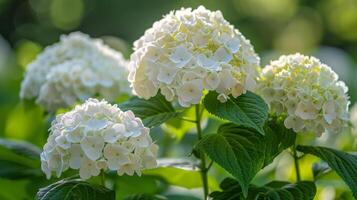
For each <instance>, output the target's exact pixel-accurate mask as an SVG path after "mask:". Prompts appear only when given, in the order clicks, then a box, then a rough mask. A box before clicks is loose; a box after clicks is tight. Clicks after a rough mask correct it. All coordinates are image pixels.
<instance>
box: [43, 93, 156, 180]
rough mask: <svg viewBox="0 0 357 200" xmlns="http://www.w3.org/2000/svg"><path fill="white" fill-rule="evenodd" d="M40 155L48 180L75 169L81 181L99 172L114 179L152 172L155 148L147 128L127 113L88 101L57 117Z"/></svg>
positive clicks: (94, 100)
mask: <svg viewBox="0 0 357 200" xmlns="http://www.w3.org/2000/svg"><path fill="white" fill-rule="evenodd" d="M50 131H51V132H50V135H49V137H48V140H47V143H46V144H45V146H44V151H43V152H42V153H41V168H42V170H43V172H44V173H45V174H46V176H47V178H50V177H51V175H52V174H53V173H54V174H56V176H57V177H59V176H60V175H61V173H62V172H64V171H65V170H67V169H68V168H71V169H79V175H80V177H81V178H82V179H88V178H90V177H91V176H97V175H98V174H99V173H100V171H101V170H107V169H109V170H115V171H117V173H118V175H123V174H128V175H133V174H134V173H136V174H138V175H141V170H142V169H149V168H154V167H156V165H157V162H156V157H157V151H158V146H157V145H156V144H154V143H153V142H152V139H151V137H150V135H149V131H150V129H149V128H146V127H144V125H143V124H142V122H141V120H140V119H139V118H136V117H135V116H134V114H133V113H132V112H131V111H126V112H123V111H121V110H120V109H119V108H118V107H117V106H112V105H110V104H108V103H107V102H106V101H104V100H102V101H98V100H96V99H88V100H87V101H86V102H85V103H84V104H82V105H78V106H76V107H75V109H74V110H72V111H70V112H67V113H65V114H62V115H58V116H57V117H56V119H55V120H54V121H53V123H52V126H51V128H50Z"/></svg>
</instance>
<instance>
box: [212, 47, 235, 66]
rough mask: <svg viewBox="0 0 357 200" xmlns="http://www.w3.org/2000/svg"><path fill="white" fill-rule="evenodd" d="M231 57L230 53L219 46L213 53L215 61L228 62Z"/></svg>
mask: <svg viewBox="0 0 357 200" xmlns="http://www.w3.org/2000/svg"><path fill="white" fill-rule="evenodd" d="M232 58H233V56H232V54H231V53H229V52H228V51H227V50H226V48H224V47H220V48H218V49H217V50H216V51H215V52H214V54H213V60H215V61H216V62H222V63H228V62H229V61H231V60H232Z"/></svg>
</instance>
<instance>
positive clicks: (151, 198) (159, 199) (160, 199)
mask: <svg viewBox="0 0 357 200" xmlns="http://www.w3.org/2000/svg"><path fill="white" fill-rule="evenodd" d="M124 200H168V199H167V198H166V197H164V196H161V195H153V194H134V195H130V196H128V197H126V198H124Z"/></svg>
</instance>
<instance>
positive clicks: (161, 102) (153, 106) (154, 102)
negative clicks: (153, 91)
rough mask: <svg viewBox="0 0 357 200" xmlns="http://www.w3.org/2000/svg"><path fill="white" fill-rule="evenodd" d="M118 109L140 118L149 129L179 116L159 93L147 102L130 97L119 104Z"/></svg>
mask: <svg viewBox="0 0 357 200" xmlns="http://www.w3.org/2000/svg"><path fill="white" fill-rule="evenodd" d="M119 107H120V109H122V110H123V111H127V110H131V111H133V112H134V114H135V116H136V117H139V118H141V119H142V120H143V123H144V125H145V126H147V127H150V128H151V127H155V126H159V125H161V124H162V123H164V122H166V121H168V120H170V119H172V118H175V117H177V116H179V114H180V113H179V112H176V111H175V109H174V108H173V107H172V105H171V103H170V102H168V101H166V99H165V97H164V96H163V95H162V94H161V93H158V94H157V95H156V96H155V97H152V98H150V99H149V100H145V99H140V98H138V97H132V98H130V99H129V100H128V101H126V102H124V103H122V104H119Z"/></svg>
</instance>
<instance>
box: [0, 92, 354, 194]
mask: <svg viewBox="0 0 357 200" xmlns="http://www.w3.org/2000/svg"><path fill="white" fill-rule="evenodd" d="M217 95H218V94H217V93H216V92H209V93H208V94H207V95H206V96H205V98H204V100H203V105H204V107H205V109H206V110H207V111H208V112H209V113H210V114H211V115H213V116H216V117H218V118H220V119H222V120H223V121H224V123H222V124H221V125H220V126H219V127H218V129H217V130H216V132H215V133H212V134H207V133H205V134H204V137H203V138H202V139H201V140H200V141H198V143H197V144H196V145H195V146H194V147H193V148H194V149H193V150H194V152H195V151H200V152H204V153H205V154H206V155H207V156H208V157H209V158H210V159H211V160H212V161H213V162H215V163H216V164H218V165H220V166H221V167H222V168H223V169H224V170H226V171H227V172H228V173H230V174H231V175H232V177H233V178H226V179H225V180H224V181H222V183H221V184H220V188H221V191H215V192H212V193H211V194H210V196H211V197H212V198H213V199H214V200H225V199H232V200H234V199H248V200H250V199H272V200H276V199H284V200H285V199H286V200H295V199H299V200H305V199H306V200H310V199H313V198H314V196H315V193H316V186H315V183H314V182H313V181H300V182H296V183H288V182H281V181H272V182H270V183H267V184H265V185H260V186H257V185H254V184H252V180H253V179H254V177H255V176H256V175H257V173H258V172H259V171H261V170H262V169H263V168H264V167H266V166H267V165H269V164H270V163H272V162H273V160H274V158H276V157H277V156H278V155H279V154H280V153H281V152H282V151H284V150H285V149H288V148H290V147H292V146H293V145H295V142H296V133H295V132H293V131H292V130H288V129H286V128H285V126H284V124H283V121H282V119H281V118H278V117H272V116H270V117H269V115H268V106H267V104H266V103H265V102H264V100H263V99H262V98H261V97H259V96H258V95H256V94H254V93H252V92H247V93H245V94H243V95H241V96H239V97H238V98H233V97H232V96H230V98H229V99H228V101H227V102H225V103H221V102H219V101H218V100H217ZM119 107H120V108H121V109H122V110H124V111H125V110H132V111H133V112H134V113H135V115H136V116H138V117H140V118H141V119H142V120H143V123H144V124H145V125H146V126H147V127H150V128H153V127H157V126H160V125H161V124H163V123H167V122H169V121H172V120H178V119H179V120H180V119H181V117H182V116H183V113H184V112H185V110H184V109H182V108H180V109H177V108H175V107H174V106H172V104H171V103H170V102H167V101H166V100H165V98H164V97H163V96H162V95H161V94H158V95H157V96H155V97H152V98H151V99H149V100H143V99H139V98H137V97H133V98H131V99H129V100H128V101H126V102H124V103H121V104H119ZM192 122H195V121H194V120H193V119H192ZM296 149H297V150H298V151H300V152H301V153H304V154H312V155H314V156H317V157H319V158H320V159H322V160H323V161H324V162H326V163H327V164H328V165H329V168H330V169H332V170H334V171H336V172H337V174H338V175H339V176H340V177H341V178H342V179H343V180H344V181H345V182H346V183H347V185H348V186H349V187H350V189H351V191H352V193H353V195H354V197H355V198H357V184H356V183H357V157H356V156H355V155H352V154H348V153H345V152H342V151H338V150H335V149H331V148H326V147H319V146H297V147H296ZM39 154H40V150H39V149H38V148H37V147H35V146H33V145H31V144H28V143H19V142H13V141H8V140H0V164H1V166H2V167H1V169H0V177H1V178H5V179H28V178H34V179H35V178H40V179H41V180H45V177H44V176H43V174H42V173H41V171H40V160H39ZM180 165H181V166H180ZM325 171H326V168H324V169H323V170H320V171H318V172H316V173H324V172H325ZM109 177H110V179H111V180H112V181H114V187H113V189H114V190H116V187H118V188H119V189H118V190H116V191H119V192H116V193H114V192H113V190H109V189H107V188H105V187H103V186H101V185H98V184H93V183H90V182H84V181H81V180H78V179H73V178H67V179H64V180H60V181H58V182H54V183H52V184H49V185H48V186H46V187H43V188H42V189H40V190H39V191H38V193H37V195H36V198H37V199H41V200H47V199H98V198H99V199H108V200H112V199H116V198H120V199H122V198H124V199H126V200H166V199H170V200H175V199H187V200H197V198H196V197H192V196H187V195H184V196H183V195H180V194H170V195H168V194H165V191H166V189H167V186H169V185H176V186H180V187H186V188H197V187H201V186H202V183H201V181H200V172H199V171H198V170H197V169H196V166H192V167H191V169H190V170H188V169H183V168H182V164H180V163H175V164H172V165H165V166H160V167H159V168H157V169H152V170H147V171H144V176H143V177H141V178H138V177H129V176H124V177H120V178H119V179H115V178H113V176H109ZM187 180H194V181H187ZM209 182H211V180H209ZM158 183H160V184H159V185H158ZM128 184H129V185H128ZM140 184H148V185H152V189H150V188H149V189H148V190H147V191H146V190H143V189H140V188H142V187H139V186H140ZM132 185H137V186H138V187H135V188H132ZM160 185H161V186H160ZM211 188H212V187H211ZM120 191H124V192H120Z"/></svg>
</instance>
